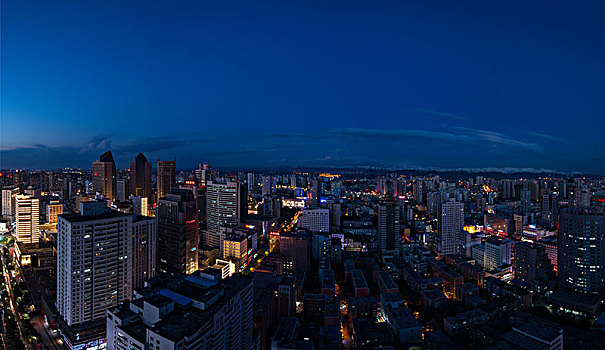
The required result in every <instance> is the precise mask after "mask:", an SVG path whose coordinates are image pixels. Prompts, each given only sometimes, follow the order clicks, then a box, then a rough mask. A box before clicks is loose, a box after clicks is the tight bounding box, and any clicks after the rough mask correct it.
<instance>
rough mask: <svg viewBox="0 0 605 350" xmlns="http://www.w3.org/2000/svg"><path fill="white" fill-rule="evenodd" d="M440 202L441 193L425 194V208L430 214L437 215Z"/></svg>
mask: <svg viewBox="0 0 605 350" xmlns="http://www.w3.org/2000/svg"><path fill="white" fill-rule="evenodd" d="M440 204H441V193H439V192H429V193H427V195H426V209H427V211H428V212H429V214H431V215H437V213H438V212H439V205H440Z"/></svg>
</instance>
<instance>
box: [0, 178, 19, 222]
mask: <svg viewBox="0 0 605 350" xmlns="http://www.w3.org/2000/svg"><path fill="white" fill-rule="evenodd" d="M18 194H19V187H16V186H11V187H4V188H3V189H2V217H3V218H5V219H8V220H10V221H11V222H15V208H16V203H15V198H16V197H17V195H18Z"/></svg>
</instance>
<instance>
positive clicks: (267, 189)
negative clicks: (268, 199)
mask: <svg viewBox="0 0 605 350" xmlns="http://www.w3.org/2000/svg"><path fill="white" fill-rule="evenodd" d="M276 186H277V179H276V178H275V177H274V176H263V196H271V195H274V194H275V189H276Z"/></svg>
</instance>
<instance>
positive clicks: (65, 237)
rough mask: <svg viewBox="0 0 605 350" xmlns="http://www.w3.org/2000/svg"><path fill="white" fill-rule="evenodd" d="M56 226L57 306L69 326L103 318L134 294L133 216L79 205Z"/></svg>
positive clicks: (101, 206) (103, 207)
mask: <svg viewBox="0 0 605 350" xmlns="http://www.w3.org/2000/svg"><path fill="white" fill-rule="evenodd" d="M80 213H81V214H62V215H59V217H58V225H57V310H58V312H59V315H60V316H61V318H62V319H63V320H64V322H65V323H66V324H67V325H68V326H73V325H77V324H82V323H86V322H90V321H95V320H101V319H104V318H105V313H106V312H107V309H109V308H111V307H115V306H117V305H118V304H119V303H120V302H121V301H123V300H126V299H129V298H130V297H131V295H132V276H133V271H132V257H131V255H132V240H131V235H132V215H130V214H125V213H121V212H119V211H112V210H109V208H108V207H107V203H106V202H105V201H85V202H81V203H80Z"/></svg>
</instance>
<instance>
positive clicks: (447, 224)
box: [437, 201, 464, 255]
mask: <svg viewBox="0 0 605 350" xmlns="http://www.w3.org/2000/svg"><path fill="white" fill-rule="evenodd" d="M438 220H439V230H438V232H437V250H438V251H439V254H441V255H447V254H456V250H457V249H456V246H457V244H456V238H457V237H458V232H460V231H462V228H463V227H464V203H460V202H455V201H449V202H445V203H441V205H440V206H439V214H438Z"/></svg>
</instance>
